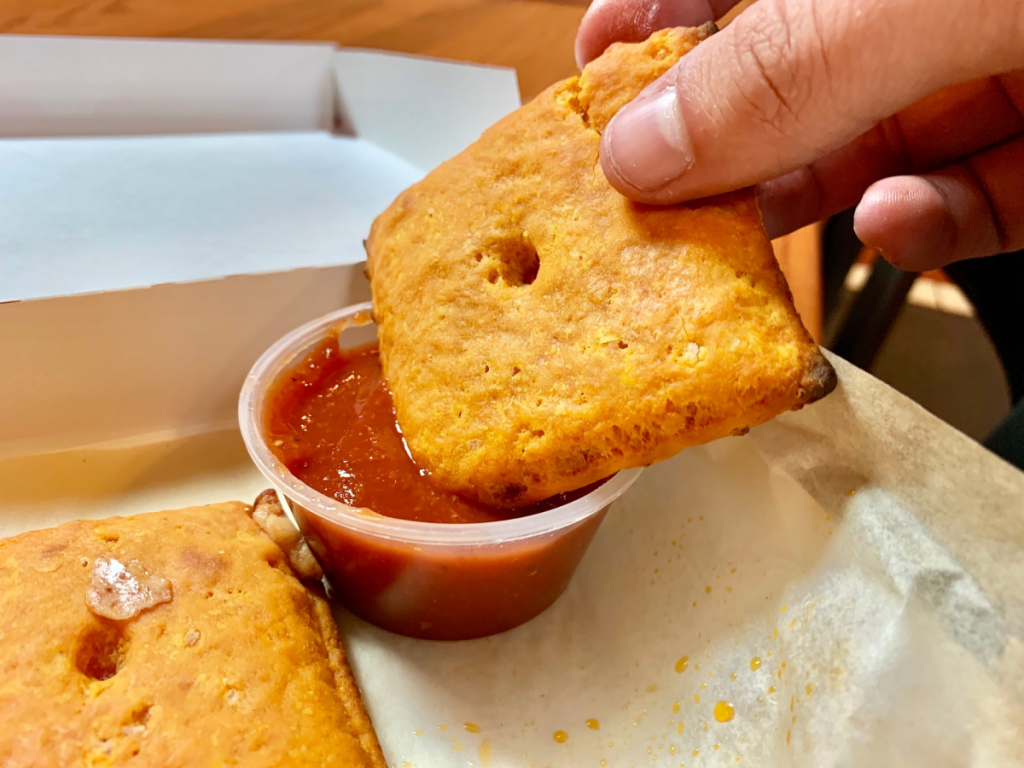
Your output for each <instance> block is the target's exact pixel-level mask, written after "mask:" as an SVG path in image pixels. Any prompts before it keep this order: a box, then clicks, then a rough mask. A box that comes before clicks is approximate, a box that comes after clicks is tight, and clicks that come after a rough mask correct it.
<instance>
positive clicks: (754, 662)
mask: <svg viewBox="0 0 1024 768" xmlns="http://www.w3.org/2000/svg"><path fill="white" fill-rule="evenodd" d="M760 668H761V657H760V656H755V657H754V658H752V659H751V660H750V669H751V671H757V670H759V669H760Z"/></svg>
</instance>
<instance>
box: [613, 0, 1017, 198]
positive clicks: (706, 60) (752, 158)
mask: <svg viewBox="0 0 1024 768" xmlns="http://www.w3.org/2000/svg"><path fill="white" fill-rule="evenodd" d="M928 5H929V4H928V3H927V2H926V1H924V0H863V1H862V2H857V3H850V2H848V1H847V0H760V2H757V3H755V4H754V5H752V6H751V7H750V8H748V9H747V10H746V11H744V12H743V13H741V14H740V15H739V16H738V17H737V18H736V20H735V21H734V22H733V23H732V24H730V25H729V26H727V27H726V28H725V29H724V30H722V31H721V32H720V33H719V34H717V35H714V36H712V37H711V38H709V39H708V40H706V41H705V42H703V43H701V44H700V45H699V46H697V48H696V49H694V50H693V51H692V52H691V53H689V54H687V55H686V56H684V57H683V58H682V60H681V61H680V62H679V63H678V64H676V65H675V67H673V69H672V70H670V71H669V73H667V74H666V75H665V76H663V77H662V78H660V79H659V80H658V81H657V82H656V83H654V84H653V85H651V86H650V87H649V91H648V94H647V95H648V97H647V98H646V99H643V100H641V101H639V102H635V103H631V104H629V105H627V106H626V107H625V108H624V109H623V110H622V111H621V112H620V113H619V114H618V115H616V117H615V118H613V119H612V121H611V122H610V123H609V125H608V127H607V129H606V130H605V132H604V136H603V140H602V154H601V161H602V167H603V168H604V171H605V175H606V176H607V177H608V179H609V181H610V182H611V183H612V185H614V186H615V187H616V188H617V189H618V190H619V191H620V192H622V193H623V194H625V195H628V196H629V197H632V198H634V199H636V200H640V201H642V202H647V203H670V202H678V201H681V200H686V199H691V198H695V197H703V196H706V195H710V194H715V193H719V192H724V191H727V190H730V189H736V188H739V187H744V186H749V185H752V184H755V183H758V182H762V181H765V180H767V179H771V178H775V177H777V176H780V175H782V174H783V173H787V172H789V171H792V170H794V169H796V168H799V167H801V166H804V165H807V164H808V163H810V162H813V161H814V160H815V159H817V158H820V157H822V156H823V155H825V154H827V153H828V152H830V151H832V150H834V149H836V148H837V147H840V146H842V145H843V144H846V143H848V142H850V141H852V140H853V139H854V138H856V137H857V136H858V135H860V134H861V133H863V132H865V131H867V130H868V129H870V128H871V127H872V126H874V125H875V124H876V123H878V122H880V121H881V120H882V119H884V118H885V117H887V116H889V115H892V114H894V113H896V112H898V111H899V110H900V109H902V108H904V107H906V106H907V105H909V104H911V103H913V102H915V101H917V100H919V99H921V98H923V97H924V96H926V95H927V94H930V93H934V92H935V91H937V90H939V89H940V88H942V87H944V86H946V85H948V84H950V83H957V82H964V81H967V80H970V79H973V78H976V77H982V76H986V75H991V74H996V73H998V72H1004V71H1009V70H1011V69H1014V68H1015V67H1017V66H1019V64H1020V63H1024V47H1021V46H1020V45H1019V44H1018V43H1017V41H1016V37H1015V35H1016V34H1017V26H1018V24H1019V22H1018V21H1017V20H1016V19H1017V15H1018V14H1019V13H1020V9H1019V8H1018V6H1020V5H1022V2H1021V0H1012V2H1004V3H988V4H985V8H987V9H988V11H989V12H988V13H987V14H986V13H982V12H981V7H980V6H979V4H978V3H977V0H946V2H944V3H943V12H942V13H924V12H922V10H923V7H924V8H926V7H927V6H928ZM1000 14H1002V15H1003V18H999V15H1000ZM968 41H969V42H968Z"/></svg>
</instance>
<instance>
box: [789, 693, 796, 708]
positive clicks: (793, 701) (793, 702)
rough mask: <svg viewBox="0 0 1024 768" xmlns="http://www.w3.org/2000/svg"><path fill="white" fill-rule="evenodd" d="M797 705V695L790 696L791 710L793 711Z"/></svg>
mask: <svg viewBox="0 0 1024 768" xmlns="http://www.w3.org/2000/svg"><path fill="white" fill-rule="evenodd" d="M795 705H796V696H790V697H789V711H790V712H792V711H793V707H794V706H795Z"/></svg>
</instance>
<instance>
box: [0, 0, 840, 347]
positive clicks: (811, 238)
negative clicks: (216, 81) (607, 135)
mask: <svg viewBox="0 0 1024 768" xmlns="http://www.w3.org/2000/svg"><path fill="white" fill-rule="evenodd" d="M586 5H587V3H586V2H585V0H0V32H8V33H19V34H51V35H106V36H130V37H180V38H210V39H258V40H328V41H332V42H336V43H339V44H341V45H346V46H353V47H363V48H381V49H385V50H391V51H400V52H403V53H414V54H421V55H426V56H436V57H441V58H447V59H457V60H460V61H472V62H478V63H484V64H493V65H497V66H503V67H511V68H514V69H515V70H516V71H517V72H518V74H519V87H520V91H521V92H522V95H523V98H524V100H525V99H531V98H533V97H534V96H536V95H537V94H538V93H540V91H542V90H543V89H544V88H546V87H547V86H548V85H550V84H551V83H553V82H554V81H556V80H559V79H561V78H564V77H568V76H570V75H572V74H575V73H576V63H575V61H574V60H573V39H574V38H575V35H576V28H577V27H578V26H579V22H580V19H581V18H582V17H583V12H584V10H585V7H586ZM815 233H816V229H810V230H806V231H802V232H800V233H795V235H793V236H790V237H788V238H783V239H782V240H780V241H777V242H776V255H777V256H778V258H779V262H780V264H781V265H782V268H783V271H785V273H786V276H787V278H788V279H789V283H790V287H791V288H792V290H793V295H794V298H795V300H796V305H797V309H798V310H800V314H801V316H802V317H803V319H804V323H805V324H806V325H807V327H808V329H809V330H810V331H811V333H812V334H814V335H815V337H816V338H817V337H818V336H819V335H820V331H821V298H820V297H821V270H820V257H819V252H818V246H817V238H816V235H815Z"/></svg>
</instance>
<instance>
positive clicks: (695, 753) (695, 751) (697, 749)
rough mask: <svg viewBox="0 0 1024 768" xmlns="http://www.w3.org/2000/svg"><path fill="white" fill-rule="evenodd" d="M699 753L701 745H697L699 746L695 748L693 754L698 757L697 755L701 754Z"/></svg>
mask: <svg viewBox="0 0 1024 768" xmlns="http://www.w3.org/2000/svg"><path fill="white" fill-rule="evenodd" d="M699 754H700V747H697V748H695V749H694V750H693V756H694V757H696V756H697V755H699Z"/></svg>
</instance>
